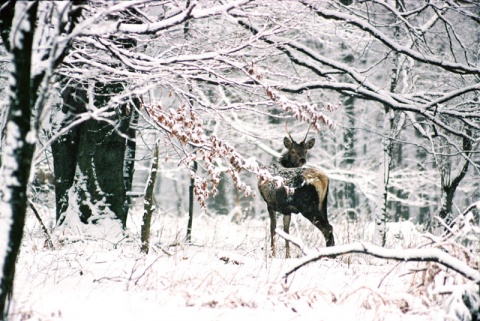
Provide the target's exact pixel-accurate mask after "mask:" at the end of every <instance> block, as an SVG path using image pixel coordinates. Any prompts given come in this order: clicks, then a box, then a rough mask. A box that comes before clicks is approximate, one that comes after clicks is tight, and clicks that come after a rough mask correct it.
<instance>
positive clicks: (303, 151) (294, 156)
mask: <svg viewBox="0 0 480 321" xmlns="http://www.w3.org/2000/svg"><path fill="white" fill-rule="evenodd" d="M285 130H286V131H287V134H288V137H285V138H284V139H283V145H284V146H285V148H286V149H287V152H285V153H284V154H283V155H282V157H281V159H280V164H282V166H283V167H287V168H292V167H301V166H303V165H305V163H306V162H307V152H308V150H309V149H311V148H312V147H313V145H315V138H312V139H309V140H308V141H306V140H307V135H308V132H309V131H310V127H309V128H308V130H307V134H305V138H304V139H303V141H302V142H300V143H297V142H296V141H295V140H293V138H292V135H290V133H289V131H288V128H287V125H286V124H285Z"/></svg>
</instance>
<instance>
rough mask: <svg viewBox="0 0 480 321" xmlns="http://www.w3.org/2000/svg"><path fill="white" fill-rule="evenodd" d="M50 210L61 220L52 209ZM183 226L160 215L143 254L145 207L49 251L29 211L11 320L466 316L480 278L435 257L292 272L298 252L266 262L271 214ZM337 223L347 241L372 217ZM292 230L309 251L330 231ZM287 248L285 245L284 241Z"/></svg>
mask: <svg viewBox="0 0 480 321" xmlns="http://www.w3.org/2000/svg"><path fill="white" fill-rule="evenodd" d="M41 214H42V215H43V216H44V219H45V220H46V221H48V220H50V221H51V220H53V215H54V213H53V212H52V211H51V210H48V209H42V211H41ZM47 217H48V218H47ZM49 223H50V224H47V225H51V222H49ZM186 223H187V221H186V218H185V217H182V218H178V217H173V216H170V215H169V214H168V213H162V214H161V215H160V214H159V215H157V216H155V218H154V222H153V226H152V243H151V244H152V247H151V251H150V253H149V254H148V255H145V254H141V253H140V251H139V249H140V244H139V239H140V238H139V236H138V233H139V229H140V225H141V209H137V210H135V211H134V213H133V215H132V216H131V217H129V224H128V229H127V231H126V232H125V233H122V232H121V231H119V230H118V229H117V228H116V225H115V224H116V223H115V222H114V221H112V222H108V221H104V224H102V226H90V228H85V227H82V228H81V229H80V227H78V228H77V229H76V228H74V227H73V226H72V224H71V226H70V227H71V228H70V229H68V230H62V231H61V233H60V232H58V231H57V232H55V233H53V238H54V243H55V244H56V249H55V250H49V249H46V248H45V247H44V241H45V238H44V236H43V234H42V231H41V229H40V227H39V225H38V222H37V221H36V220H35V218H34V217H33V215H30V216H29V220H28V224H27V228H26V235H25V238H24V242H23V247H22V250H21V255H20V259H19V262H18V265H17V279H16V284H15V294H14V300H13V304H12V307H11V311H10V312H11V320H157V319H160V318H164V317H175V320H194V319H195V320H237V319H238V320H244V319H245V318H249V319H251V320H265V319H267V318H274V319H275V320H296V319H301V320H339V319H342V320H387V319H388V320H450V319H451V320H458V319H464V320H468V316H469V315H470V314H469V311H468V308H467V307H466V306H465V304H464V303H463V301H464V297H465V294H469V293H475V286H476V285H475V284H473V283H472V282H469V281H467V280H465V279H464V278H462V277H461V276H459V275H457V274H455V273H453V272H452V271H448V270H446V269H444V268H443V267H441V266H439V265H437V264H433V263H404V262H403V263H398V262H389V261H383V260H379V259H372V258H370V257H367V256H365V255H362V256H360V255H349V256H345V257H341V258H336V259H324V260H321V261H319V262H315V263H313V264H310V265H308V266H306V267H304V268H302V269H300V270H299V271H297V272H295V273H294V274H293V275H292V276H290V277H289V278H288V279H285V278H284V274H285V273H286V272H287V271H289V270H291V269H292V268H293V267H295V266H296V265H297V264H298V263H299V262H300V259H299V258H294V259H288V260H285V259H283V258H276V259H271V258H268V255H267V254H268V249H269V247H268V242H267V240H268V235H267V231H268V220H265V219H245V220H243V221H242V222H241V223H240V224H236V223H232V222H231V218H230V217H227V216H209V215H206V214H203V215H197V216H195V220H194V229H193V235H192V241H193V244H192V245H186V244H184V243H183V242H182V241H183V240H184V238H185V230H186V225H187V224H186ZM334 223H336V224H334V229H335V234H336V235H335V236H336V239H337V242H338V243H340V244H344V243H346V242H347V241H348V242H353V241H355V240H361V239H362V238H365V239H368V237H369V232H368V231H369V226H368V224H363V226H362V223H355V224H353V223H351V224H350V225H347V224H340V223H342V222H334ZM352 224H353V225H352ZM354 225H355V226H354ZM390 231H391V233H390V234H389V240H390V241H389V242H391V244H389V246H390V247H393V248H395V247H400V246H401V247H406V246H407V247H412V246H414V245H415V244H419V243H421V242H424V241H425V238H422V236H421V234H420V233H419V232H417V231H416V230H415V226H413V224H411V223H402V224H393V225H391V227H390ZM291 232H292V234H295V235H297V236H299V237H301V238H302V239H303V240H304V241H305V243H306V244H308V246H309V247H310V248H311V249H315V248H316V247H322V246H323V243H322V242H324V241H323V237H322V236H321V233H319V232H318V231H316V230H315V229H314V228H313V227H312V226H311V224H309V223H308V222H305V221H304V220H303V219H302V218H301V217H299V218H297V220H296V223H295V224H294V228H293V229H292V231H291ZM278 243H279V247H280V248H281V249H282V247H283V244H284V242H283V240H279V241H278ZM280 253H281V254H280V255H282V254H283V252H282V251H280ZM299 253H300V252H295V253H294V255H296V256H300V254H299ZM477 291H478V288H477ZM470 297H472V298H473V299H475V296H470ZM477 304H478V302H477Z"/></svg>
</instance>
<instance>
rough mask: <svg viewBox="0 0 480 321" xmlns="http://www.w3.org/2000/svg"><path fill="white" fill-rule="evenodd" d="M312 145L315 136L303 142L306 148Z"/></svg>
mask: <svg viewBox="0 0 480 321" xmlns="http://www.w3.org/2000/svg"><path fill="white" fill-rule="evenodd" d="M313 145H315V138H312V139H310V140H308V142H306V143H305V147H306V148H307V149H310V148H312V147H313Z"/></svg>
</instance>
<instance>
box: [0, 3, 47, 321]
mask: <svg viewBox="0 0 480 321" xmlns="http://www.w3.org/2000/svg"><path fill="white" fill-rule="evenodd" d="M14 6H15V2H13V6H11V7H10V8H9V9H7V10H8V11H4V10H2V21H1V25H0V29H2V36H3V32H4V28H5V27H6V25H5V24H4V19H5V16H4V15H8V16H9V17H11V18H12V19H11V20H10V24H11V21H12V20H13V15H14V13H15V7H14ZM25 9H26V15H25V17H24V19H25V20H24V22H23V24H22V27H21V28H19V29H18V30H16V32H17V33H19V34H18V35H15V38H16V40H17V41H18V42H21V43H17V41H13V42H12V47H11V48H9V51H10V52H11V54H12V57H13V67H14V68H13V70H12V71H11V73H10V77H11V79H12V80H13V81H10V97H9V117H8V121H7V126H6V129H7V130H6V137H5V149H4V151H3V167H2V172H1V175H2V180H3V184H4V186H3V188H2V191H1V193H0V194H1V197H2V199H1V204H0V205H1V209H2V219H3V220H6V222H7V224H6V225H7V226H6V228H3V229H2V233H4V232H6V233H5V234H4V235H2V236H1V240H0V242H2V243H3V242H5V243H6V244H0V248H2V249H5V256H4V257H1V258H0V264H1V265H0V267H1V271H2V272H1V280H0V316H1V317H2V320H3V319H6V317H7V313H8V304H7V299H8V297H9V296H11V295H12V292H13V280H14V276H15V263H16V261H17V257H18V253H19V251H20V244H21V241H22V237H23V227H24V225H25V215H26V211H27V204H28V202H27V201H28V199H27V185H28V179H29V176H30V168H31V164H32V158H33V152H34V148H35V142H34V141H32V140H29V139H27V135H28V134H31V132H30V131H31V123H30V120H31V108H32V107H33V104H34V102H35V100H36V88H32V86H31V73H30V69H31V65H32V60H31V59H32V46H33V37H34V30H35V21H36V15H37V9H38V2H33V3H31V4H29V6H26V7H25ZM7 27H11V25H7ZM5 29H6V28H5ZM7 49H8V48H7ZM1 255H2V256H3V255H4V253H1Z"/></svg>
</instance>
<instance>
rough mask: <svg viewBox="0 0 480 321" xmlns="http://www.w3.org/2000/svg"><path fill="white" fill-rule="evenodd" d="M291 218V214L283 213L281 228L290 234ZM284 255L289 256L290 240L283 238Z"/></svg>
mask: <svg viewBox="0 0 480 321" xmlns="http://www.w3.org/2000/svg"><path fill="white" fill-rule="evenodd" d="M291 220H292V215H290V214H289V215H283V230H284V231H285V233H287V234H290V221H291ZM285 257H286V258H287V259H289V258H290V242H289V241H288V240H285Z"/></svg>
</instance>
